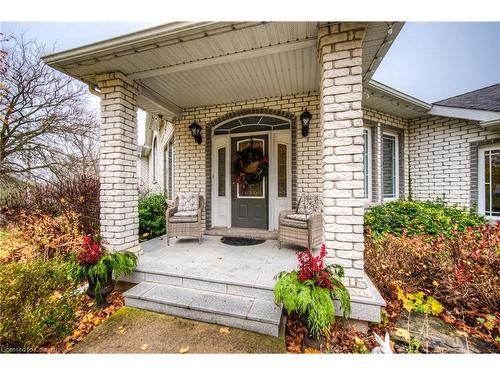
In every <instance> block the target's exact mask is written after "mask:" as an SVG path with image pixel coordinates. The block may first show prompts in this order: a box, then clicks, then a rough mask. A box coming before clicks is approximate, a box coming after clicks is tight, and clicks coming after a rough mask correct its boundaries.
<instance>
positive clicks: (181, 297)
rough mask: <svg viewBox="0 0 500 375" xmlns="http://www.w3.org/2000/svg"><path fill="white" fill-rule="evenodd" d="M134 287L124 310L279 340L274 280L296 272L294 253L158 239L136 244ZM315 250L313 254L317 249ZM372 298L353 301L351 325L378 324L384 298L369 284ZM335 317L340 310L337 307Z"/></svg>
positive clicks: (271, 244) (272, 245)
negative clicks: (138, 250) (281, 274)
mask: <svg viewBox="0 0 500 375" xmlns="http://www.w3.org/2000/svg"><path fill="white" fill-rule="evenodd" d="M141 250H142V251H141V252H142V254H141V255H140V256H139V262H138V266H137V269H136V271H135V272H134V273H133V274H132V275H131V276H129V277H127V278H123V279H122V281H127V282H131V283H135V284H137V285H135V286H134V287H133V288H131V289H129V290H128V291H127V292H126V293H125V294H124V296H125V304H126V305H127V306H132V307H139V308H143V309H147V310H152V311H156V312H162V313H166V314H170V315H175V316H181V317H184V318H188V319H194V320H201V321H206V322H209V323H217V324H221V325H227V326H231V327H236V328H241V329H246V330H249V331H255V332H259V333H264V334H268V335H272V336H278V335H279V332H280V327H281V325H282V324H283V320H282V309H281V307H280V306H277V305H276V304H275V303H274V295H273V288H274V283H275V279H274V277H275V275H276V274H278V273H279V272H281V271H291V270H293V269H295V268H296V264H297V260H296V252H297V251H299V250H301V249H299V248H296V247H293V246H292V245H289V244H287V245H286V246H283V247H282V248H281V249H280V248H279V247H278V243H277V241H276V240H266V241H265V242H264V243H261V244H258V245H252V246H230V245H226V244H223V243H222V242H221V237H220V236H205V237H204V238H203V242H202V243H201V245H199V244H198V241H197V240H192V239H178V240H174V241H172V244H171V245H170V246H168V247H167V243H166V240H164V239H163V237H158V238H155V239H152V240H149V241H146V242H143V243H142V244H141ZM316 251H317V250H316ZM368 288H369V289H370V293H371V295H372V296H373V297H372V298H365V297H357V296H352V297H351V300H352V304H351V305H352V306H351V307H352V314H351V319H352V320H355V321H356V320H372V321H379V319H380V305H381V304H383V299H382V297H381V296H380V294H379V293H378V291H377V290H376V289H375V287H374V286H373V285H372V284H371V283H369V286H368ZM336 313H337V315H341V310H340V308H339V307H338V306H337V309H336Z"/></svg>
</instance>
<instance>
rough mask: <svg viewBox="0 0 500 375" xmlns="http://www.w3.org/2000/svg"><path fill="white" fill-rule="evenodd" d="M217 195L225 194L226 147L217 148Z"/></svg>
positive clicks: (223, 195)
mask: <svg viewBox="0 0 500 375" xmlns="http://www.w3.org/2000/svg"><path fill="white" fill-rule="evenodd" d="M217 195H218V196H219V197H225V196H226V148H225V147H221V148H219V149H218V150H217Z"/></svg>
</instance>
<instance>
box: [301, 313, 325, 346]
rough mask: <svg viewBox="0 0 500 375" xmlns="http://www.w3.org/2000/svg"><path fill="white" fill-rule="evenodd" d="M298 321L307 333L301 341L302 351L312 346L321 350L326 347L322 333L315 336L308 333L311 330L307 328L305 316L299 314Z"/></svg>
mask: <svg viewBox="0 0 500 375" xmlns="http://www.w3.org/2000/svg"><path fill="white" fill-rule="evenodd" d="M299 321H300V322H301V323H302V325H303V326H304V327H306V329H307V334H306V335H305V336H304V340H303V341H302V351H304V350H305V349H307V348H314V349H317V350H320V351H322V352H323V351H324V350H325V347H326V338H325V337H324V336H323V335H321V336H320V337H316V336H313V335H311V334H310V331H311V330H310V329H309V324H308V322H307V316H305V315H299Z"/></svg>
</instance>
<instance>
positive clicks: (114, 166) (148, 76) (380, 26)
mask: <svg viewBox="0 0 500 375" xmlns="http://www.w3.org/2000/svg"><path fill="white" fill-rule="evenodd" d="M401 26H402V24H401V23H392V22H391V23H387V22H373V23H367V22H329V23H323V22H322V23H319V22H240V23H228V22H200V23H192V22H185V23H182V22H181V23H173V24H168V25H165V26H160V27H156V28H152V29H148V30H144V31H140V32H137V33H133V34H130V35H125V36H123V37H118V38H114V39H111V40H108V41H104V42H101V43H96V44H93V45H89V46H84V47H81V48H78V49H75V50H70V51H65V52H61V53H58V54H54V55H51V56H48V57H46V58H45V61H46V62H47V63H48V64H49V65H51V66H53V67H54V68H56V69H59V70H61V71H63V72H65V73H67V74H69V75H71V76H73V77H75V78H77V79H80V80H81V81H83V82H85V83H86V84H88V85H89V89H90V90H91V91H92V92H94V93H95V94H97V95H99V96H100V97H101V119H102V121H101V147H100V179H101V235H102V237H103V239H105V240H106V241H107V242H108V244H109V245H108V247H109V249H110V250H116V251H119V250H132V251H139V250H140V248H141V245H139V238H138V234H139V233H138V226H139V225H138V222H139V220H138V209H137V206H138V198H139V194H138V177H137V159H138V156H137V153H138V152H137V108H138V107H140V108H142V109H144V110H146V111H147V112H148V113H150V114H151V115H152V116H154V117H155V119H156V121H157V124H158V126H159V127H160V126H166V125H165V124H166V123H169V124H171V126H172V127H173V147H174V152H173V160H174V162H175V166H174V168H173V185H174V189H173V193H174V195H175V194H178V193H183V192H198V193H199V194H201V195H202V196H204V198H205V200H206V202H207V205H206V209H205V210H204V212H203V226H204V228H205V231H206V232H210V231H214V230H218V229H219V228H220V227H223V228H226V229H227V228H232V227H234V226H235V222H234V221H233V219H234V217H235V216H236V215H237V214H235V211H234V210H233V206H232V204H233V203H232V196H231V195H229V194H233V193H232V191H233V190H232V189H233V187H232V185H231V181H230V179H229V174H228V171H229V170H230V165H231V163H230V160H231V158H232V151H231V150H232V148H231V147H233V146H232V143H231V142H233V140H234V142H235V143H236V145H238V143H237V142H239V141H241V142H247V141H248V140H247V139H241V140H238V139H237V136H245V135H247V134H248V133H247V132H243V133H239V130H238V129H240V128H241V126H244V125H251V126H253V127H254V129H257V130H259V131H260V133H259V135H260V136H261V137H262V138H261V142H262V144H263V145H268V146H265V147H269V148H270V150H272V153H271V155H276V157H275V158H274V160H271V162H270V163H271V164H270V165H271V168H270V172H269V173H270V178H269V182H268V183H270V185H269V186H268V187H266V188H263V189H262V191H261V192H260V194H261V196H260V197H261V198H262V200H263V202H264V201H265V202H266V203H265V205H264V206H263V209H260V211H259V212H263V213H264V214H263V215H261V216H262V217H263V219H262V221H259V224H258V225H259V226H258V228H264V229H268V230H269V231H273V230H275V229H276V218H277V216H278V214H279V212H280V211H281V210H284V209H290V208H295V206H296V204H297V197H298V196H300V194H302V193H305V192H309V193H319V194H321V195H322V198H323V199H322V201H323V207H322V211H323V241H324V243H325V244H326V247H327V251H328V256H329V261H330V262H332V263H338V264H341V265H342V266H344V267H345V270H346V278H345V284H346V286H347V287H348V289H349V291H350V294H351V296H352V299H353V304H356V303H358V302H359V309H357V310H356V309H355V308H353V311H358V314H357V315H354V316H353V318H354V319H360V320H365V321H378V320H379V319H380V315H379V314H378V313H379V311H380V306H382V305H383V301H382V300H381V299H380V295H379V294H378V292H377V291H376V290H375V288H373V286H372V285H371V282H370V280H369V278H368V277H367V276H366V274H365V272H364V262H363V251H364V237H363V214H364V205H365V186H364V183H363V180H364V173H363V171H364V164H363V160H364V159H363V158H364V156H363V144H364V131H363V123H364V114H363V112H364V108H363V87H364V86H365V84H367V82H368V81H369V80H370V78H371V76H372V75H373V73H374V71H375V69H376V67H377V65H378V64H379V63H380V61H381V59H382V57H383V55H384V54H385V52H386V51H387V50H388V48H389V46H390V44H391V43H392V40H393V39H394V38H395V36H396V35H397V33H398V31H399V30H400V28H401ZM306 108H307V109H308V110H309V111H310V112H311V114H312V119H311V122H310V124H309V132H308V134H307V135H305V136H304V135H303V134H302V129H301V124H300V120H299V118H300V114H301V113H302V112H303V111H304V110H305V109H306ZM264 117H266V122H265V124H263V123H261V121H262V118H264ZM248 118H252V122H250V123H245V121H246V119H248ZM244 119H245V121H244ZM272 119H279V121H277V122H273V121H272ZM282 120H283V121H284V122H283V121H282ZM280 121H281V122H280ZM194 122H196V123H197V124H199V125H200V126H201V129H202V133H201V134H202V142H201V143H197V142H195V141H194V140H193V137H192V135H191V133H190V130H189V125H190V124H192V123H194ZM228 124H230V125H228ZM260 125H265V126H266V127H267V128H266V129H263V128H257V127H256V126H260ZM245 130H248V129H245ZM233 131H235V132H236V133H237V134H236V133H235V134H234V139H233V135H232V134H231V133H232V132H233ZM250 142H252V138H251V137H250ZM279 145H285V146H286V148H282V150H284V151H283V152H282V154H283V155H285V156H286V157H285V160H286V163H285V164H284V165H286V167H285V168H284V170H286V176H288V180H286V182H285V184H284V185H283V188H282V189H281V188H280V186H279V181H281V180H280V178H279V176H278V174H277V173H278V165H279V161H278V157H279V155H280V152H279V150H280V149H279ZM221 149H224V150H223V151H222V152H220V153H219V152H218V151H220V150H221ZM223 156H224V157H225V164H224V165H223V168H222V167H221V163H219V162H218V160H220V159H219V158H221V157H223ZM273 166H274V167H273ZM273 168H274V169H273ZM220 171H225V173H223V172H221V173H220ZM221 176H225V179H222V178H221ZM271 178H273V179H271ZM272 181H274V182H273V183H271V182H272ZM265 189H268V190H265ZM280 189H281V190H280ZM236 196H237V198H240V197H238V194H237V193H236ZM266 200H267V201H266ZM269 201H270V203H269ZM263 204H264V203H263ZM255 212H257V210H256V211H255ZM256 216H257V215H255V217H254V218H253V219H256ZM250 222H251V223H252V224H253V223H254V222H255V220H251V221H250ZM236 226H237V225H236ZM207 238H208V237H207ZM155 241H156V242H153V243H156V245H153V243H151V244H148V243H145V244H143V245H142V248H143V250H144V254H143V255H141V257H140V264H139V269H138V271H137V273H136V274H135V276H134V277H136V278H137V279H136V281H137V282H139V281H141V277H144V279H143V281H141V282H140V284H138V286H137V289H135V293H136V294H135V295H131V294H130V295H129V297H128V298H129V302H130V301H132V300H133V299H134V300H141V296H142V297H144V295H145V294H147V293H153V290H156V291H159V290H160V289H162V288H163V289H164V288H166V287H158V286H157V285H153V286H152V285H151V281H146V275H156V276H147V277H150V278H151V277H153V278H156V279H157V280H159V279H162V280H167V279H169V278H170V277H174V278H175V280H176V281H175V282H176V283H178V282H179V279H180V280H181V286H180V287H184V284H183V283H184V281H183V280H192V278H191V277H189V275H190V274H189V272H195V273H196V275H195V276H196V280H198V281H197V282H196V283H198V284H200V283H201V284H203V282H205V281H206V280H204V279H203V277H209V278H210V281H209V282H216V283H220V282H223V281H224V280H226V281H228V280H229V279H231V280H230V281H231V282H235V281H236V283H237V284H238V285H240V286H242V285H241V283H243V284H245V283H247V284H245V285H244V287H246V288H250V289H254V288H257V289H262V288H261V287H264V286H266V285H267V286H266V288H267V291H268V293H267V296H268V298H269V291H270V289H269V287H270V285H271V284H273V281H272V276H274V274H275V273H276V272H277V271H281V270H283V269H286V267H289V266H290V263H292V260H293V263H295V254H294V251H293V249H288V250H286V249H283V251H281V250H277V246H275V242H274V240H268V241H267V242H266V243H265V244H263V245H259V246H258V248H256V249H250V250H247V251H248V253H245V254H244V255H242V254H240V256H239V257H235V254H237V253H236V252H234V250H229V249H227V248H226V247H225V246H222V245H220V243H219V242H218V241H217V240H215V239H213V238H210V239H207V240H205V241H204V242H203V244H202V245H201V246H199V247H198V245H197V244H194V243H191V242H185V243H184V242H182V241H178V242H175V243H174V244H173V245H172V246H171V247H170V248H168V249H165V248H164V246H163V247H162V246H160V245H161V242H158V241H161V240H155ZM248 254H251V256H248ZM233 257H235V258H234V262H232V261H231V259H233ZM218 258H222V262H221V261H220V260H219V259H218ZM225 258H226V260H225V261H224V259H225ZM160 268H161V269H160ZM141 269H142V270H143V271H147V272H142V271H141ZM174 271H175V272H176V274H175V275H171V274H169V272H174ZM204 274H205V276H204ZM141 275H142V276H141ZM183 275H186V276H185V277H184V276H183ZM207 275H209V276H207ZM200 277H201V278H200ZM240 279H241V280H240ZM238 280H239V281H238ZM148 283H149V284H148ZM259 283H263V284H259ZM141 285H142V286H141ZM162 285H163V284H162ZM164 285H168V284H164ZM192 285H193V284H192ZM227 285H229V284H226V286H225V288H228V286H227ZM231 285H232V284H231ZM235 285H236V284H235ZM170 287H171V290H169V291H168V293H167V292H165V293H166V294H167V295H168V294H169V293H170V294H169V295H175V294H176V293H178V292H180V291H178V290H175V288H179V285H177V286H172V285H170ZM172 288H174V289H172ZM266 288H265V289H266ZM185 289H189V290H184V291H183V293H184V294H186V295H188V294H189V293H191V291H190V289H191V288H185ZM226 290H227V289H226ZM247 291H248V290H247ZM131 293H132V292H131ZM219 297H220V296H218V297H217V298H219ZM196 298H202V297H200V295H199V293H198V294H197V297H194V296H193V300H192V301H195V300H196V301H198V302H199V301H201V300H197V299H196ZM210 298H211V297H210ZM210 298H208V299H210ZM245 298H247V297H245ZM181 299H182V298H181ZM202 300H203V301H205V302H206V300H205V299H203V298H202ZM192 301H191V302H189V303H188V302H186V303H187V305H186V306H183V308H188V310H189V306H190V303H192ZM267 301H268V302H271V301H269V299H268V300H267ZM356 301H358V302H356ZM146 302H147V303H144V304H143V305H148V306H149V308H151V309H153V308H155V309H165V307H164V306H166V305H165V304H160V305H161V306H160V305H158V306H156V305H154V304H155V303H157V302H154V301H149V300H148V301H146ZM130 303H133V302H130ZM200 303H201V302H200ZM206 303H208V302H206ZM245 303H246V302H245ZM167 305H168V304H167ZM251 305H252V306H253V304H251ZM155 306H156V307H155ZM162 306H163V307H162ZM245 306H246V305H245ZM173 307H175V306H171V308H172V309H173ZM228 309H229V307H228ZM174 310H175V309H174ZM169 311H173V310H169ZM197 316H198V315H197ZM246 316H248V311H247V315H246ZM269 316H271V315H269ZM214 319H215V318H214ZM240 323H241V322H240ZM267 323H269V322H267ZM267 323H266V324H267ZM235 324H236V323H235ZM238 324H239V323H238ZM272 324H274V323H272ZM273 329H274V328H273Z"/></svg>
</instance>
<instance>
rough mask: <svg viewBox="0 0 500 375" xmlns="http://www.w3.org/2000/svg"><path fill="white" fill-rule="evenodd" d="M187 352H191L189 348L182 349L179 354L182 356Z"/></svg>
mask: <svg viewBox="0 0 500 375" xmlns="http://www.w3.org/2000/svg"><path fill="white" fill-rule="evenodd" d="M187 352H189V346H186V347H182V348H180V349H179V353H180V354H185V353H187Z"/></svg>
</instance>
